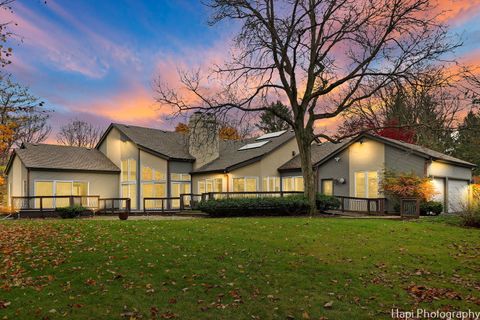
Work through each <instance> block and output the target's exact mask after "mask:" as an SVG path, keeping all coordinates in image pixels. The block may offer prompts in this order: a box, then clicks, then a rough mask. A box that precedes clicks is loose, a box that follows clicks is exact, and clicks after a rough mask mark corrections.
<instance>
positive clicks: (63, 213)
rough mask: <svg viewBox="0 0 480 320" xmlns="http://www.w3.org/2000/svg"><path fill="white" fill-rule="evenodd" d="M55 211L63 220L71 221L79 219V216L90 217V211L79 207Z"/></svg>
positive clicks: (74, 206) (62, 208)
mask: <svg viewBox="0 0 480 320" xmlns="http://www.w3.org/2000/svg"><path fill="white" fill-rule="evenodd" d="M55 211H56V212H57V213H58V215H59V216H60V217H62V218H63V219H73V218H77V217H80V216H81V215H90V213H91V211H90V210H89V209H87V208H84V207H82V206H79V205H73V206H70V207H61V208H56V209H55Z"/></svg>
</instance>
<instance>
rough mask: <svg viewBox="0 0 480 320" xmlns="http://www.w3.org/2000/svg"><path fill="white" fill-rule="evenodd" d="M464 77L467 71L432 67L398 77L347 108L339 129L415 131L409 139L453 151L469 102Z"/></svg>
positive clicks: (377, 131)
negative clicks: (412, 76)
mask: <svg viewBox="0 0 480 320" xmlns="http://www.w3.org/2000/svg"><path fill="white" fill-rule="evenodd" d="M460 77H463V73H451V72H450V73H448V74H446V73H445V71H444V70H443V69H441V68H432V69H431V70H430V71H429V72H427V71H425V72H424V73H423V74H420V75H418V76H417V77H415V79H414V80H412V81H410V82H406V81H396V82H394V83H392V84H391V85H389V86H386V87H384V88H382V89H381V90H378V91H377V92H376V93H375V94H374V95H372V96H371V97H370V98H368V99H365V100H364V101H362V102H361V103H360V104H359V105H358V106H356V107H355V108H351V109H350V110H346V111H345V112H344V114H343V118H344V122H343V124H342V125H341V127H340V128H339V132H340V133H341V134H344V135H347V134H349V133H350V132H356V131H358V130H363V131H367V130H374V131H375V132H376V133H379V134H382V132H385V128H389V129H392V131H389V132H390V133H393V134H394V135H395V133H398V134H399V135H400V136H402V134H404V133H407V134H409V133H411V141H407V142H411V143H416V144H419V145H422V146H425V147H429V148H431V149H434V150H437V151H440V152H449V150H451V148H452V144H453V137H452V134H453V132H454V131H455V130H457V127H458V125H459V123H460V120H461V119H459V115H460V113H461V111H462V110H463V109H464V107H465V104H466V103H465V101H463V93H462V90H459V89H460V88H458V81H459V79H460Z"/></svg>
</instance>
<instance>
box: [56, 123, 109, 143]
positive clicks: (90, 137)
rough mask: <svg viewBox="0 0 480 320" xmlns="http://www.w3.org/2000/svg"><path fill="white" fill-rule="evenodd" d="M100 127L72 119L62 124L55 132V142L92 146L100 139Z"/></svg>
mask: <svg viewBox="0 0 480 320" xmlns="http://www.w3.org/2000/svg"><path fill="white" fill-rule="evenodd" d="M100 134H101V131H100V128H98V127H95V126H93V125H92V124H91V123H88V122H85V121H81V120H73V121H72V122H70V123H68V124H66V125H64V126H62V127H61V128H60V130H59V132H58V133H57V142H58V143H60V144H64V145H67V146H75V147H85V148H94V147H95V145H96V144H97V142H98V140H99V139H100Z"/></svg>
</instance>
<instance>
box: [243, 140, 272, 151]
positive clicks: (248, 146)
mask: <svg viewBox="0 0 480 320" xmlns="http://www.w3.org/2000/svg"><path fill="white" fill-rule="evenodd" d="M269 142H270V140H266V141H260V142H254V143H249V144H246V145H244V146H243V147H241V148H240V149H238V150H249V149H255V148H260V147H262V146H264V145H266V144H267V143H269Z"/></svg>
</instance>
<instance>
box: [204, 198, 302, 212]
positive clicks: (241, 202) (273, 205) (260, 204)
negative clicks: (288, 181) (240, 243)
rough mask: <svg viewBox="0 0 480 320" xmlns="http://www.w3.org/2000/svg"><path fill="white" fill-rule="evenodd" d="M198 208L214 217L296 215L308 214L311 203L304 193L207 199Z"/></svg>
mask: <svg viewBox="0 0 480 320" xmlns="http://www.w3.org/2000/svg"><path fill="white" fill-rule="evenodd" d="M198 209H199V210H201V211H203V212H206V213H208V214H209V215H210V216H212V217H241V216H243V217H249V216H296V215H304V214H307V213H308V209H309V205H308V201H307V199H306V198H305V197H304V196H303V195H301V196H298V195H294V196H285V197H258V198H233V199H232V198H231V199H219V200H207V201H202V202H200V203H199V204H198Z"/></svg>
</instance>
